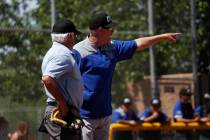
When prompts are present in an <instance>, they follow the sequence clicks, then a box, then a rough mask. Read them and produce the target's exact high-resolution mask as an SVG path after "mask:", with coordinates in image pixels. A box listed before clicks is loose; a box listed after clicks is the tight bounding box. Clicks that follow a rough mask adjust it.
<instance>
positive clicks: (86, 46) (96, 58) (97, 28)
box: [74, 12, 180, 140]
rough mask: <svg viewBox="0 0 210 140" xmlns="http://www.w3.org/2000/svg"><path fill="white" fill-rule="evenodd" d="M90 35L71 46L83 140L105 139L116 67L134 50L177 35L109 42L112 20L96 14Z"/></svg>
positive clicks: (169, 39)
mask: <svg viewBox="0 0 210 140" xmlns="http://www.w3.org/2000/svg"><path fill="white" fill-rule="evenodd" d="M89 29H90V34H89V35H88V36H87V38H86V39H84V40H83V41H81V42H79V43H77V44H76V45H75V46H74V49H75V57H76V59H77V61H78V63H79V66H80V71H81V75H82V78H83V82H84V92H83V94H84V96H83V99H84V101H83V105H82V108H81V111H80V114H81V117H82V118H83V119H84V122H85V124H86V125H85V127H83V129H82V133H83V139H85V140H93V139H94V140H107V139H108V132H109V125H110V115H111V114H112V106H111V102H112V100H111V85H112V77H113V73H114V70H115V67H116V64H117V63H118V62H120V61H123V60H126V59H130V58H132V56H133V55H134V53H135V52H136V51H141V50H144V49H146V48H149V47H150V46H151V45H154V44H156V43H159V42H161V41H172V42H175V41H176V36H177V35H179V34H180V33H166V34H161V35H156V36H150V37H143V38H137V39H134V40H130V41H121V40H112V39H111V36H112V34H113V26H112V19H111V17H110V16H109V15H107V14H106V13H103V12H102V13H97V14H95V15H93V16H92V18H91V20H90V23H89Z"/></svg>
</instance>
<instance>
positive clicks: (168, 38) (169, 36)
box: [162, 33, 182, 42]
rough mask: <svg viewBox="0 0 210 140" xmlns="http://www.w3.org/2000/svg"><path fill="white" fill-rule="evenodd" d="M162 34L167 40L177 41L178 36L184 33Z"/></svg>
mask: <svg viewBox="0 0 210 140" xmlns="http://www.w3.org/2000/svg"><path fill="white" fill-rule="evenodd" d="M162 35H163V37H164V39H165V40H168V41H173V42H176V39H177V36H180V35H182V33H165V34H162Z"/></svg>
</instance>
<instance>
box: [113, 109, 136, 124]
mask: <svg viewBox="0 0 210 140" xmlns="http://www.w3.org/2000/svg"><path fill="white" fill-rule="evenodd" d="M118 120H127V121H128V120H134V121H137V122H138V121H139V120H140V119H139V117H138V115H137V114H136V113H135V112H134V111H132V110H130V111H129V112H128V113H125V112H124V111H123V109H122V108H118V109H116V110H115V111H114V113H113V116H112V123H116V122H117V121H118Z"/></svg>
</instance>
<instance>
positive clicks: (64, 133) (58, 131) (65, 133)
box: [39, 105, 82, 140]
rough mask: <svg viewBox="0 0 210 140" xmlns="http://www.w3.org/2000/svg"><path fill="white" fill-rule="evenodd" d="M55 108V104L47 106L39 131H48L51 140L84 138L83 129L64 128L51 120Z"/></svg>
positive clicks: (78, 139)
mask: <svg viewBox="0 0 210 140" xmlns="http://www.w3.org/2000/svg"><path fill="white" fill-rule="evenodd" d="M54 108H55V106H50V105H48V106H47V107H46V110H45V115H44V119H43V121H42V124H41V126H40V129H39V131H41V132H46V133H48V134H49V136H50V140H82V136H81V130H75V129H70V128H64V127H61V126H60V125H57V124H55V123H53V122H52V121H51V120H50V116H51V113H52V110H53V109H54Z"/></svg>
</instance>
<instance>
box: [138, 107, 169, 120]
mask: <svg viewBox="0 0 210 140" xmlns="http://www.w3.org/2000/svg"><path fill="white" fill-rule="evenodd" d="M151 115H152V110H151V109H150V108H147V109H145V110H144V112H143V113H142V114H141V116H140V120H141V121H144V119H145V118H147V117H149V116H151ZM167 119H168V116H167V115H166V114H165V113H163V112H159V117H158V118H156V119H155V120H153V121H152V122H165V121H167Z"/></svg>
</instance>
